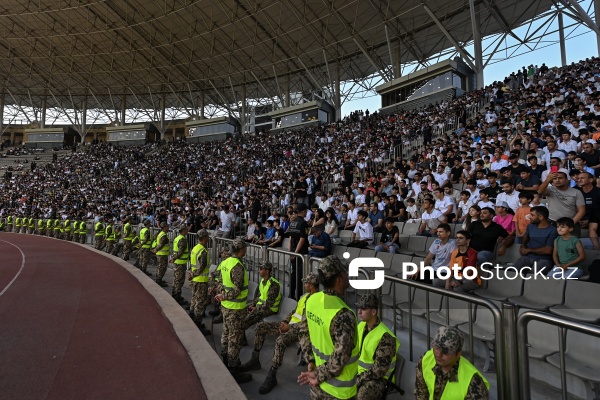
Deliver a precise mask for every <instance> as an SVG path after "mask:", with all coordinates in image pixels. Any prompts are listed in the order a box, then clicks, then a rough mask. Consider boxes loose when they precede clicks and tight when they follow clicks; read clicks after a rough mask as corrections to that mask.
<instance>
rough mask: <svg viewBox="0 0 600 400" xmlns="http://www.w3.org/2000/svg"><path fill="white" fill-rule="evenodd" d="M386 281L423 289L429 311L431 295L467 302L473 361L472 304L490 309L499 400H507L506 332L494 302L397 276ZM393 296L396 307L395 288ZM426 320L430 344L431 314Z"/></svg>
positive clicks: (410, 337) (499, 311) (410, 342)
mask: <svg viewBox="0 0 600 400" xmlns="http://www.w3.org/2000/svg"><path fill="white" fill-rule="evenodd" d="M385 280H387V281H390V282H392V284H393V285H398V284H400V285H406V286H409V287H410V288H415V289H421V290H424V291H426V292H427V297H426V307H427V309H429V293H437V294H440V295H442V296H447V297H450V298H454V299H458V300H462V301H465V302H467V303H468V304H469V336H470V339H471V340H470V341H469V342H470V356H471V359H473V357H474V352H473V340H472V339H473V331H472V329H473V328H472V327H473V321H472V312H471V311H472V310H471V304H476V305H478V306H483V307H486V308H488V309H489V310H490V311H491V312H492V315H493V317H494V331H495V333H496V334H495V345H496V375H497V379H498V399H505V398H507V396H506V394H507V393H508V390H507V389H508V388H507V382H506V381H505V380H504V376H505V374H506V372H507V371H505V369H506V363H505V360H504V354H505V346H504V334H503V333H504V330H503V326H502V312H501V310H500V308H499V307H498V306H497V305H496V304H495V303H493V302H492V301H490V300H488V299H484V298H482V297H476V296H472V295H467V294H463V293H456V292H453V291H449V290H446V289H443V288H438V287H435V286H432V285H427V284H425V283H421V282H417V281H413V280H404V279H400V278H399V277H396V276H389V275H385ZM410 292H411V291H410V290H409V292H408V294H409V299H408V304H409V329H408V332H409V346H410V355H411V359H412V347H413V346H412V335H413V332H412V301H411V299H410V295H411V293H410ZM392 296H393V304H394V307H395V304H396V291H395V290H394V287H392ZM394 315H395V309H394ZM446 318H447V320H448V318H449V314H448V313H446ZM426 319H427V342H429V340H430V339H431V335H430V331H429V329H430V328H429V326H430V319H429V313H427V314H426ZM395 330H396V318H395V317H394V331H395Z"/></svg>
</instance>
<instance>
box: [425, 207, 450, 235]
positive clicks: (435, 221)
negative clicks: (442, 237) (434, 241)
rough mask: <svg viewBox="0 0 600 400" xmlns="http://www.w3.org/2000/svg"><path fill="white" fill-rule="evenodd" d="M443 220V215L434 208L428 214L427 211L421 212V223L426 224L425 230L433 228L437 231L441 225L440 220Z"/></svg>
mask: <svg viewBox="0 0 600 400" xmlns="http://www.w3.org/2000/svg"><path fill="white" fill-rule="evenodd" d="M443 218H445V217H444V214H442V213H441V212H440V211H439V210H436V209H435V208H434V209H433V210H431V213H428V212H427V211H425V212H423V216H422V217H421V219H422V220H423V222H425V224H426V227H427V230H431V229H434V228H435V229H437V227H438V226H439V225H440V224H441V223H442V220H441V219H443Z"/></svg>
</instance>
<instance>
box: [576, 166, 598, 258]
mask: <svg viewBox="0 0 600 400" xmlns="http://www.w3.org/2000/svg"><path fill="white" fill-rule="evenodd" d="M577 180H578V184H579V190H581V194H582V195H583V198H584V199H585V215H584V216H583V218H581V227H582V228H586V227H587V228H588V229H589V236H590V240H591V241H592V246H593V247H594V250H600V243H599V242H598V223H600V188H598V187H596V186H595V183H596V178H594V175H593V174H591V173H589V172H582V173H581V174H579V177H578V178H577Z"/></svg>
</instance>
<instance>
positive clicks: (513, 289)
mask: <svg viewBox="0 0 600 400" xmlns="http://www.w3.org/2000/svg"><path fill="white" fill-rule="evenodd" d="M484 282H487V288H485V289H476V290H475V291H474V294H476V295H477V296H480V297H484V298H486V299H490V300H498V301H505V300H506V299H508V298H509V297H517V296H521V294H523V282H524V281H523V280H522V279H521V278H518V279H498V278H497V277H493V278H492V279H489V280H485V281H484Z"/></svg>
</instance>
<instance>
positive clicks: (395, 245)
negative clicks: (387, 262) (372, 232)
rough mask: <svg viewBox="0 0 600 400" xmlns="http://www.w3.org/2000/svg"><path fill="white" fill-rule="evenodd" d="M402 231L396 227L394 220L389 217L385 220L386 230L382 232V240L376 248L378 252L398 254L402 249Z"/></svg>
mask: <svg viewBox="0 0 600 400" xmlns="http://www.w3.org/2000/svg"><path fill="white" fill-rule="evenodd" d="M399 237H400V230H399V229H398V227H397V226H396V225H394V218H391V217H388V218H386V220H385V228H383V231H382V232H381V240H380V241H379V244H378V245H377V246H375V251H376V252H378V253H379V252H382V251H385V252H387V253H392V254H394V253H396V250H398V249H399V248H400V240H399Z"/></svg>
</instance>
